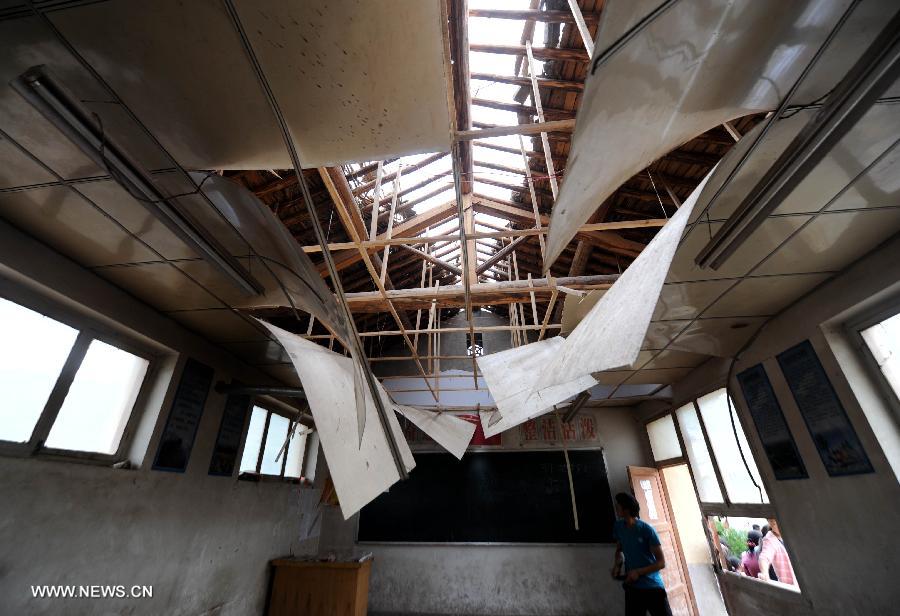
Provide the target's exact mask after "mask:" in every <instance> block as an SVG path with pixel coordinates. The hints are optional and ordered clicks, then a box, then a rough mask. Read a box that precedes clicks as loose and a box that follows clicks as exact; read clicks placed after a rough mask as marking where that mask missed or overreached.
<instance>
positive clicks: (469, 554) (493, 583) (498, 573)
mask: <svg viewBox="0 0 900 616" xmlns="http://www.w3.org/2000/svg"><path fill="white" fill-rule="evenodd" d="M595 412H596V414H597V415H596V416H597V420H596V421H597V422H596V425H597V431H598V434H599V436H600V445H601V446H602V447H603V449H604V456H605V458H606V466H607V470H608V475H609V481H610V490H611V491H612V492H613V493H616V492H620V491H625V490H628V489H629V483H628V476H627V473H626V470H625V467H626V466H629V465H636V466H647V465H648V464H649V463H650V457H649V451H648V449H647V445H646V443H645V440H646V439H644V438H643V437H642V430H643V427H642V426H641V425H640V424H639V423H638V422H637V421H636V420H635V419H634V417H633V415H632V411H631V409H629V408H612V407H610V408H601V409H596V410H595ZM498 455H502V454H498ZM359 549H361V550H371V551H372V552H373V553H374V555H375V562H374V565H373V568H372V580H371V584H370V588H369V609H370V610H371V611H372V612H374V613H379V614H410V613H412V614H541V615H542V616H549V615H563V614H572V615H575V614H578V615H581V614H591V615H598V614H621V613H622V612H623V611H624V598H623V593H622V589H621V587H620V586H619V585H618V584H617V583H616V582H615V581H614V580H612V579H611V578H610V577H609V569H610V567H611V566H612V560H613V553H614V546H613V545H610V544H601V545H588V546H571V545H535V546H529V545H447V544H443V545H433V544H422V545H396V544H394V545H392V544H362V545H360V546H359Z"/></svg>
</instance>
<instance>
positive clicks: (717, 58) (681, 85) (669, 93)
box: [544, 0, 877, 267]
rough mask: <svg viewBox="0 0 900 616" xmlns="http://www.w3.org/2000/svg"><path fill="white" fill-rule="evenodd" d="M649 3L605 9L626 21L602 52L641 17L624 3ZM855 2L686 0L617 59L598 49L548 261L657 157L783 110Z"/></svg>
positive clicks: (616, 3) (609, 23) (603, 34)
mask: <svg viewBox="0 0 900 616" xmlns="http://www.w3.org/2000/svg"><path fill="white" fill-rule="evenodd" d="M645 4H646V3H633V4H632V3H631V2H630V0H625V1H623V0H610V2H608V3H607V6H606V7H604V11H603V12H604V15H607V14H610V15H614V16H617V17H616V19H612V18H610V19H607V18H606V17H604V18H603V19H602V20H601V25H600V30H599V32H598V35H597V49H598V50H603V49H606V48H608V47H610V46H611V45H612V44H613V43H614V42H615V41H616V40H617V39H618V38H619V36H620V35H621V28H622V24H623V23H626V24H627V23H633V22H636V20H635V19H630V20H629V19H626V18H625V17H624V14H623V11H624V10H625V9H624V8H623V7H622V6H621V5H625V6H630V7H632V8H631V10H634V11H638V10H641V7H645ZM875 4H877V3H875ZM848 5H849V0H845V1H841V2H834V1H831V0H803V1H801V0H797V1H796V2H788V3H785V2H782V1H781V0H735V1H733V2H720V1H718V0H696V1H692V2H677V3H676V4H675V5H673V6H672V7H671V8H669V9H668V10H667V11H665V12H664V13H663V14H662V15H660V16H659V17H658V18H657V19H655V20H654V21H653V22H651V23H650V24H649V25H647V26H646V27H645V28H644V29H643V30H641V31H640V32H639V33H638V34H636V35H635V36H634V38H632V39H631V40H629V41H628V42H627V43H626V44H625V45H623V46H622V47H620V48H619V49H617V50H616V51H614V52H613V53H612V54H611V55H609V56H606V57H604V55H603V51H599V52H598V53H596V54H595V58H597V59H601V58H602V61H601V62H600V63H598V64H597V65H596V69H595V70H594V71H593V73H592V74H589V75H588V78H587V81H586V84H585V92H584V99H583V102H582V105H581V108H580V109H579V111H578V118H577V120H578V121H577V124H576V130H575V133H574V135H573V143H572V153H571V156H570V158H569V167H568V168H567V169H566V178H565V182H563V185H562V189H561V191H560V194H559V198H558V200H557V202H556V204H555V205H554V206H553V214H552V217H551V220H550V230H549V233H548V237H547V258H546V259H545V260H544V263H545V267H549V265H550V264H552V263H553V262H554V261H555V260H556V259H557V257H559V255H560V253H561V252H562V251H563V249H565V247H566V245H567V244H568V243H569V241H570V240H571V239H572V237H573V236H574V235H575V232H576V230H577V229H578V227H579V226H581V225H582V224H584V223H585V222H587V220H588V218H589V217H590V216H591V214H593V213H594V212H595V211H596V210H597V207H598V205H599V204H601V203H603V202H604V201H605V200H606V198H607V197H609V196H610V195H611V194H612V193H613V191H615V190H616V189H617V188H618V187H619V186H621V185H622V184H624V183H625V181H626V180H628V179H629V178H631V177H632V176H634V175H636V174H637V173H640V172H641V170H643V169H645V168H646V167H647V166H648V165H649V164H650V163H652V162H653V161H655V160H657V159H658V158H660V157H661V156H663V155H665V154H666V153H667V152H670V151H671V150H673V149H674V148H676V147H678V146H679V145H681V144H683V143H684V142H686V141H688V140H690V139H692V138H694V137H696V136H697V135H700V134H701V133H704V132H706V131H707V130H709V129H711V128H713V127H715V126H717V125H719V124H722V123H723V122H725V121H728V120H732V119H734V118H738V117H741V116H744V115H748V114H750V113H755V112H760V111H768V110H771V109H774V108H776V107H777V106H778V104H779V102H780V100H781V97H782V96H783V95H784V93H785V92H787V91H788V90H789V89H790V87H791V85H792V84H793V83H794V81H795V80H796V79H797V78H798V76H799V74H800V72H801V71H802V70H803V67H804V66H806V64H807V63H808V62H809V61H810V59H811V58H812V56H813V55H814V54H815V52H816V50H817V49H818V48H819V47H820V46H821V44H822V43H823V41H824V40H825V38H826V37H827V35H828V33H829V31H830V29H831V28H832V27H833V25H834V24H835V23H837V22H838V20H839V18H840V16H841V15H842V14H843V12H844V11H845V9H846V8H847V6H848ZM857 53H858V52H857ZM850 56H851V57H852V56H853V54H850ZM823 64H825V62H824V61H823ZM841 64H842V65H843V62H842V63H841ZM813 81H815V80H813ZM832 82H833V74H831V76H830V80H829V82H828V85H827V86H826V87H825V89H824V90H823V91H822V92H819V91H818V90H817V89H815V88H812V89H806V90H804V91H801V92H800V93H799V94H798V97H797V98H798V100H797V102H798V103H803V102H809V100H812V98H814V97H815V96H821V95H822V94H824V93H825V92H827V90H828V88H829V87H830V86H831V85H832ZM814 93H815V94H814ZM810 97H812V98H810ZM807 99H809V100H807ZM636 101H638V102H640V101H644V102H643V103H639V104H638V103H636Z"/></svg>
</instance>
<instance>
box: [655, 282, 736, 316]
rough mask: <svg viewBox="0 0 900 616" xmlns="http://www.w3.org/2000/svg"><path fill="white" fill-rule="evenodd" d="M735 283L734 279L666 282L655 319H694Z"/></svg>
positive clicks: (657, 305)
mask: <svg viewBox="0 0 900 616" xmlns="http://www.w3.org/2000/svg"><path fill="white" fill-rule="evenodd" d="M733 284H734V281H732V280H703V281H700V282H669V283H666V284H665V286H663V290H662V293H661V294H660V296H659V302H658V303H657V304H656V312H654V313H653V320H654V321H670V320H678V319H693V318H695V317H697V316H699V315H700V313H701V312H702V311H703V309H704V308H706V307H707V306H709V305H710V304H711V303H712V302H713V301H714V300H715V299H716V298H717V297H719V296H720V295H721V294H722V293H724V292H725V290H726V289H728V287H730V286H731V285H733Z"/></svg>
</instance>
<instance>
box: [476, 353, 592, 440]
mask: <svg viewBox="0 0 900 616" xmlns="http://www.w3.org/2000/svg"><path fill="white" fill-rule="evenodd" d="M564 345H565V340H564V339H563V338H561V337H559V336H554V337H553V338H548V339H547V340H540V341H538V342H532V343H531V344H526V345H523V346H520V347H514V348H512V349H507V350H505V351H500V352H498V353H491V354H490V355H484V356H482V357H479V358H478V360H477V361H478V368H479V369H480V370H481V374H482V375H483V376H484V380H485V381H486V382H487V386H488V389H489V390H490V392H491V396H493V398H494V402H495V403H496V405H497V410H496V411H493V412H490V413H482V414H481V426H482V429H483V430H484V435H485V436H487V437H490V436H494V435H495V434H499V433H501V432H503V431H504V430H508V429H510V428H512V427H514V426H517V425H519V424H520V423H522V422H524V421H527V420H529V419H532V418H533V417H536V416H538V415H542V414H544V413H546V412H547V411H549V410H550V409H551V408H552V407H553V405H554V404H559V403H560V402H563V401H564V400H567V399H569V398H571V397H572V396H574V395H575V394H578V393H580V392H582V391H584V390H586V389H590V388H591V387H593V386H594V385H596V384H597V381H596V380H595V379H594V378H593V377H592V376H591V375H590V374H581V375H578V376H576V377H574V378H572V379H569V380H568V381H565V382H560V383H554V384H553V385H552V386H549V387H545V388H542V389H540V390H536V389H535V388H534V383H535V380H536V378H537V375H538V374H540V371H541V370H542V369H543V367H544V366H546V365H548V364H550V363H552V362H553V359H554V358H555V357H556V356H558V355H559V354H560V353H561V352H562V349H563V347H564Z"/></svg>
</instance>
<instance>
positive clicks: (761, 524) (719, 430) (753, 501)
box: [647, 388, 799, 591]
mask: <svg viewBox="0 0 900 616" xmlns="http://www.w3.org/2000/svg"><path fill="white" fill-rule="evenodd" d="M647 436H648V438H649V440H650V447H651V449H652V451H653V457H654V459H655V460H656V462H657V465H658V466H660V467H661V468H662V465H660V464H659V463H660V462H664V463H665V464H664V466H665V468H664V469H663V470H668V469H670V468H674V467H672V466H670V465H671V464H672V463H682V464H683V463H684V462H685V461H686V462H687V463H688V468H690V471H691V476H692V477H693V484H694V491H695V492H696V496H697V500H698V501H699V505H700V510H701V512H702V514H703V515H704V516H705V519H706V521H707V524H708V531H709V532H708V533H707V536H708V538H709V540H710V545H709V548H710V550H711V552H712V554H713V557H714V562H716V563H717V564H718V566H719V567H720V569H721V571H723V572H732V573H734V574H735V575H747V576H750V577H753V578H754V579H757V580H759V581H761V582H763V581H764V582H772V583H775V584H778V585H780V586H782V587H784V588H788V589H791V590H795V591H799V586H798V585H797V580H796V577H795V576H794V571H793V566H792V565H791V561H790V557H789V556H788V555H787V550H786V548H785V542H784V539H783V538H782V537H781V534H780V531H779V529H778V524H777V522H776V521H775V509H774V507H772V505H771V504H769V499H768V496H767V495H766V491H765V488H764V487H763V483H762V479H761V477H760V474H759V469H758V468H757V466H756V462H755V460H754V458H753V454H752V453H751V451H750V445H749V443H748V442H747V437H746V435H745V434H744V431H743V429H742V428H741V424H740V422H739V421H738V418H737V409H735V408H734V403H733V402H732V401H731V399H730V398H729V397H728V393H727V391H726V390H725V389H724V388H722V389H718V390H716V391H713V392H711V393H709V394H707V395H705V396H702V397H700V398H698V399H697V400H694V401H692V402H689V403H687V404H685V405H684V406H681V407H679V408H678V409H676V410H675V411H674V413H668V414H666V415H664V416H662V417H660V418H658V419H655V420H654V421H651V422H649V423H648V424H647ZM682 448H683V449H684V453H682ZM685 457H687V460H685ZM691 498H693V496H692V497H691ZM767 527H770V528H771V529H772V530H773V531H774V532H773V533H772V534H771V535H766V537H767V538H766V540H765V541H766V542H767V541H769V539H771V541H772V542H771V544H766V545H768V548H767V549H766V552H765V555H766V556H767V557H768V558H770V560H772V563H771V564H772V566H773V567H774V569H773V571H774V570H776V569H777V570H778V571H779V572H780V573H779V574H778V580H777V581H776V580H775V579H774V578H771V577H769V576H763V578H760V577H759V576H758V575H756V572H755V571H753V566H752V562H753V559H755V558H757V557H758V556H759V554H758V553H759V547H761V546H760V543H757V544H755V545H756V546H758V547H756V548H755V552H752V553H750V554H748V555H747V558H744V559H743V560H744V561H745V562H744V564H743V565H742V562H741V561H742V556H743V555H744V554H745V553H747V552H748V549H749V546H748V539H750V540H754V539H757V538H758V537H757V535H756V532H757V531H760V530H763V529H765V530H769V528H767ZM751 542H752V541H751ZM761 543H762V542H761ZM748 560H749V562H750V564H749V565H748Z"/></svg>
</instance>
